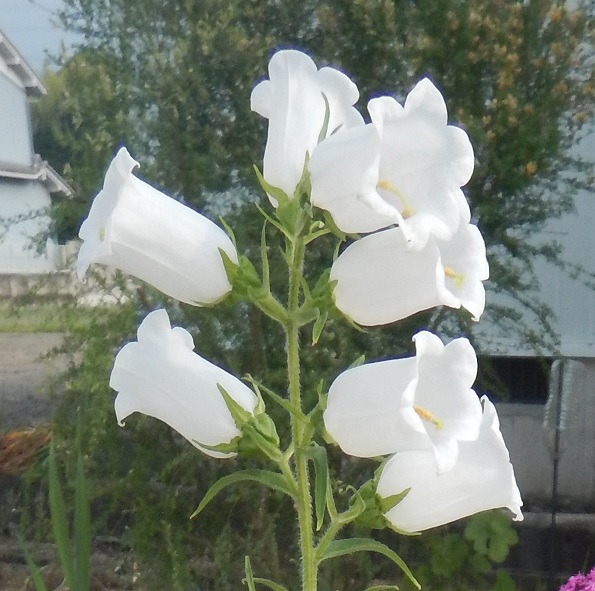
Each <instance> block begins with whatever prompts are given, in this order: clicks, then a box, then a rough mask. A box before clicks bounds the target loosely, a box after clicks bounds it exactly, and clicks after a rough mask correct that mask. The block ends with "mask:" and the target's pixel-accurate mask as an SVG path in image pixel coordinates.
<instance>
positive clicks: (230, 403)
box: [217, 384, 252, 429]
mask: <svg viewBox="0 0 595 591" xmlns="http://www.w3.org/2000/svg"><path fill="white" fill-rule="evenodd" d="M217 389H218V390H219V392H221V396H223V400H225V404H226V405H227V408H228V409H229V412H230V413H231V416H232V418H233V420H234V421H235V424H236V426H237V428H238V429H241V428H242V427H243V426H244V425H245V424H246V423H247V422H248V421H250V420H251V419H252V413H251V412H248V411H247V410H246V409H245V408H244V407H243V406H241V405H240V404H238V403H237V402H236V401H235V400H234V399H233V398H232V397H231V396H230V395H229V394H228V392H227V390H226V389H225V388H224V387H223V386H222V385H221V384H217Z"/></svg>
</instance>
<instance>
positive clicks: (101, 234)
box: [99, 228, 105, 242]
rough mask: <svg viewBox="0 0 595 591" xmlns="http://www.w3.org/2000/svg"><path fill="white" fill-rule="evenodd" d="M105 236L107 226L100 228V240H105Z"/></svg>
mask: <svg viewBox="0 0 595 591" xmlns="http://www.w3.org/2000/svg"><path fill="white" fill-rule="evenodd" d="M104 238H105V228H99V240H100V241H101V242H103V240H104Z"/></svg>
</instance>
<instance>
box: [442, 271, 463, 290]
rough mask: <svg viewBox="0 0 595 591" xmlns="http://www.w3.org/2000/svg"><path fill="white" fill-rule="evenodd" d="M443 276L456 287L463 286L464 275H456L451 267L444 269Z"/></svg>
mask: <svg viewBox="0 0 595 591" xmlns="http://www.w3.org/2000/svg"><path fill="white" fill-rule="evenodd" d="M444 274H445V275H446V276H447V277H448V278H449V279H452V280H453V281H454V282H455V285H456V286H457V287H461V285H463V281H465V275H463V273H457V272H456V271H455V270H454V269H453V268H452V267H444Z"/></svg>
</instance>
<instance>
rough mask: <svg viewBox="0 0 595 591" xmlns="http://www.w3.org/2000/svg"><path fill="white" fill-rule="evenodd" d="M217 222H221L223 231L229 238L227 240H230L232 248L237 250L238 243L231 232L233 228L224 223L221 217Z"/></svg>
mask: <svg viewBox="0 0 595 591" xmlns="http://www.w3.org/2000/svg"><path fill="white" fill-rule="evenodd" d="M219 221H220V222H221V225H222V226H223V229H224V230H225V231H226V232H227V235H228V236H229V239H230V240H231V243H232V244H233V246H234V248H235V249H236V250H237V249H238V243H237V241H236V235H235V233H234V231H233V228H232V227H231V226H230V225H229V224H228V223H227V222H226V221H225V219H224V218H223V216H219Z"/></svg>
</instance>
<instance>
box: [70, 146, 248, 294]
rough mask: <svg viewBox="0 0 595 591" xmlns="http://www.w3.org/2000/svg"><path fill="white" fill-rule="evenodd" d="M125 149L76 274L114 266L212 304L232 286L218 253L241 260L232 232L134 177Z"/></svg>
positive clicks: (95, 212)
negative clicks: (99, 266)
mask: <svg viewBox="0 0 595 591" xmlns="http://www.w3.org/2000/svg"><path fill="white" fill-rule="evenodd" d="M137 165H138V163H137V162H136V161H135V160H134V159H133V158H132V157H131V156H130V154H129V153H128V151H127V150H126V148H121V149H120V150H119V151H118V153H117V155H116V157H115V158H114V159H113V161H112V162H111V164H110V166H109V168H108V170H107V173H106V175H105V180H104V184H103V189H102V190H101V191H100V192H99V194H98V195H97V197H95V199H94V201H93V204H92V205H91V210H90V212H89V216H88V217H87V219H86V220H85V221H84V222H83V224H82V226H81V229H80V232H79V236H80V238H81V239H82V240H83V244H82V245H81V248H80V251H79V255H78V262H77V272H78V276H79V278H80V279H82V278H83V277H84V275H85V273H86V271H87V269H88V267H89V265H90V264H91V263H101V264H104V265H109V266H112V267H115V268H117V269H120V270H122V271H124V272H125V273H129V274H130V275H133V276H134V277H137V278H139V279H142V280H143V281H146V282H147V283H150V284H151V285H153V286H154V287H156V288H157V289H159V290H161V291H162V292H163V293H165V294H167V295H169V296H171V297H173V298H176V299H178V300H180V301H181V302H186V303H189V304H194V305H205V304H212V303H214V302H216V301H217V300H219V299H221V298H222V297H223V296H225V295H226V294H227V293H228V292H229V291H230V290H231V285H230V283H229V281H228V279H227V273H226V271H225V268H224V266H223V261H222V258H221V253H220V252H219V249H222V250H223V251H225V253H226V254H227V256H228V257H229V258H230V259H231V260H232V261H233V262H237V260H238V257H237V252H236V249H235V247H234V245H233V243H232V242H231V240H230V239H229V237H228V236H227V234H226V233H225V232H224V231H223V230H222V229H221V228H219V226H217V225H215V224H214V223H213V222H212V221H210V220H209V219H207V218H206V217H204V216H202V215H200V214H199V213H197V212H196V211H194V210H192V209H190V208H189V207H187V206H185V205H183V204H182V203H180V202H179V201H176V200H175V199H172V198H171V197H168V196H167V195H165V194H164V193H162V192H161V191H158V190H157V189H155V188H154V187H152V186H151V185H149V184H147V183H145V182H144V181H142V180H140V179H139V178H137V177H135V176H134V175H133V174H132V170H133V169H134V168H135V167H136V166H137Z"/></svg>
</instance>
